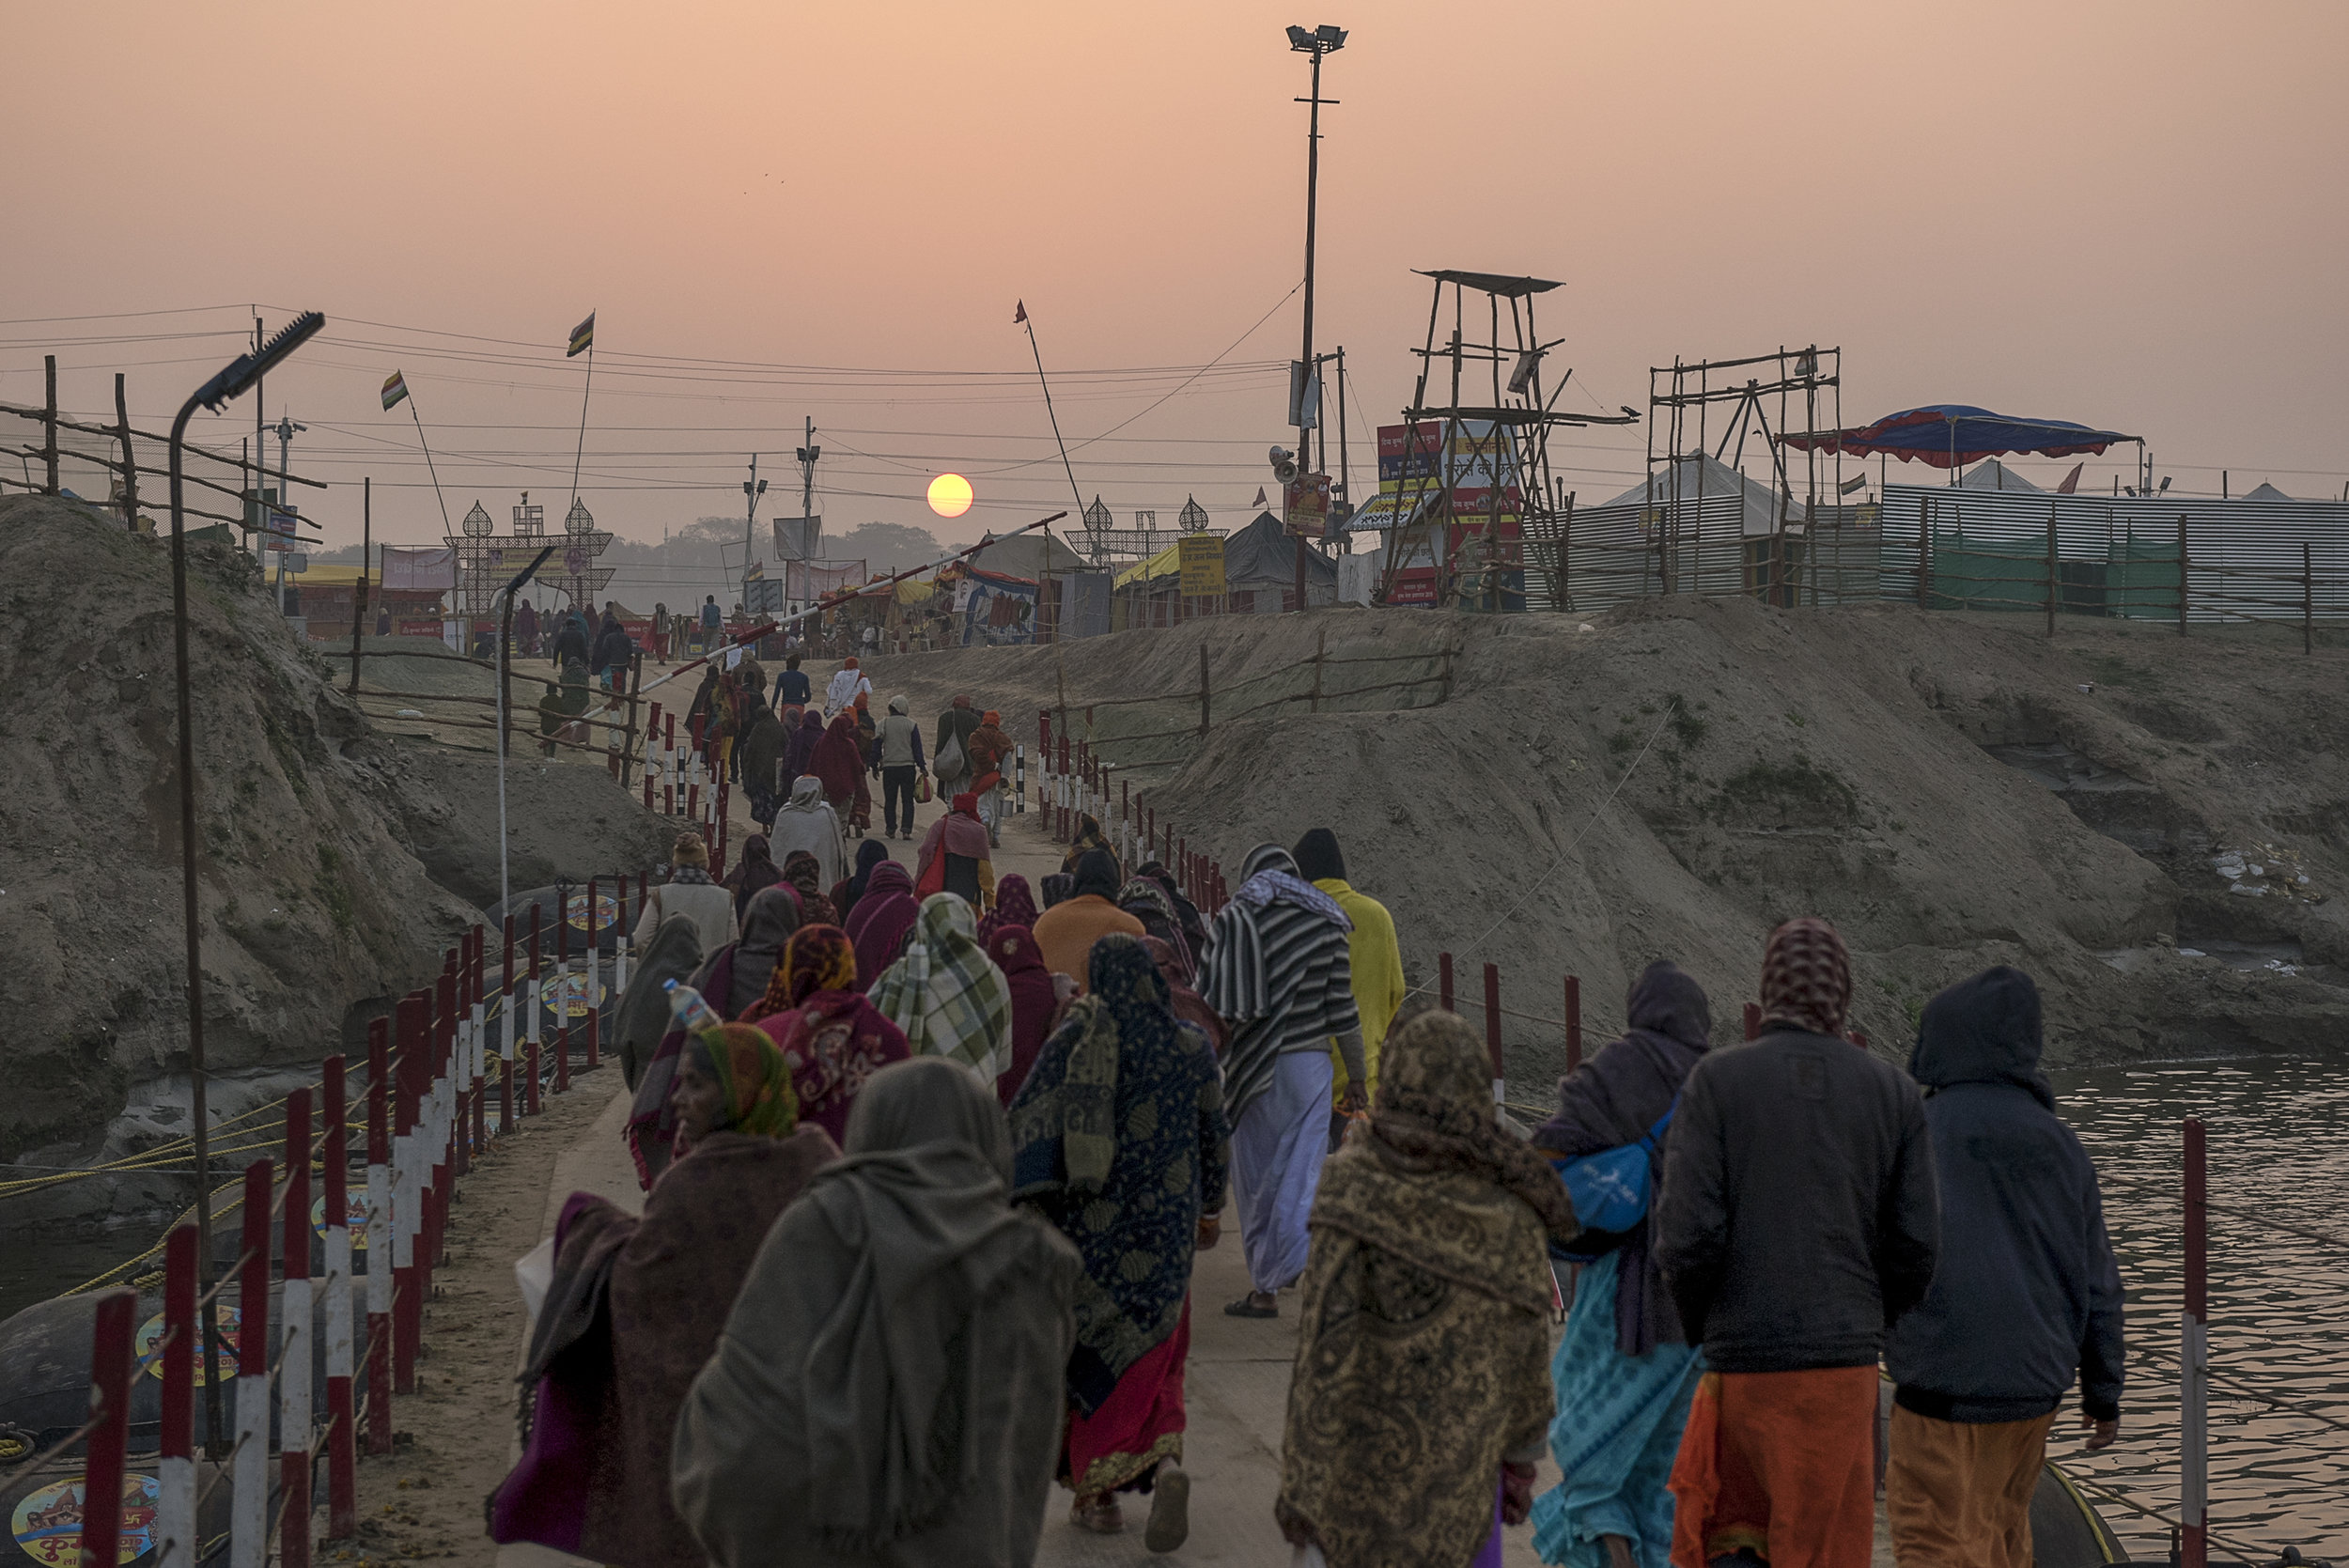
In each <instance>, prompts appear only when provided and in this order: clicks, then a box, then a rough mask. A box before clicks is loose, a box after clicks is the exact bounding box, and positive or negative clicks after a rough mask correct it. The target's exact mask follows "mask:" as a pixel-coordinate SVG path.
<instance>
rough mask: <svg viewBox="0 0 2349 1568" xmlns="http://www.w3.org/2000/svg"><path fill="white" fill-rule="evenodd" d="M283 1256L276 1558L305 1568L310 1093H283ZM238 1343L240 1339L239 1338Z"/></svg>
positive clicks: (307, 1542) (291, 1566)
mask: <svg viewBox="0 0 2349 1568" xmlns="http://www.w3.org/2000/svg"><path fill="white" fill-rule="evenodd" d="M285 1170H286V1211H285V1216H284V1219H285V1233H284V1239H283V1240H282V1241H281V1242H280V1243H279V1246H280V1249H281V1250H280V1252H279V1256H280V1257H281V1258H282V1259H283V1260H284V1274H283V1279H284V1281H285V1282H284V1287H283V1288H284V1291H285V1301H284V1306H285V1316H286V1327H285V1328H284V1330H283V1333H284V1336H285V1343H286V1348H287V1354H286V1355H285V1357H284V1358H283V1359H282V1361H281V1362H280V1364H279V1367H278V1373H277V1376H278V1393H279V1396H280V1400H281V1404H282V1408H281V1411H280V1414H279V1417H278V1431H279V1434H280V1448H279V1452H278V1461H277V1484H278V1489H279V1496H280V1497H281V1498H284V1508H283V1510H282V1512H280V1514H278V1525H277V1558H278V1562H279V1564H280V1565H281V1568H310V1409H311V1406H310V1368H311V1365H312V1361H311V1350H310V1334H311V1328H312V1325H313V1324H314V1323H315V1322H316V1321H317V1320H316V1319H315V1318H313V1317H312V1316H311V1315H310V1091H309V1090H307V1089H296V1090H295V1091H293V1093H291V1094H288V1095H287V1096H286V1161H285ZM240 1343H241V1342H240Z"/></svg>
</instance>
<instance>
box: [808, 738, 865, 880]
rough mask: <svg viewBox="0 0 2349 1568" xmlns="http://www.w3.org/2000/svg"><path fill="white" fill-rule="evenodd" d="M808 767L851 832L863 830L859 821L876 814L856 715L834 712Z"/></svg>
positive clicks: (809, 760) (809, 759) (833, 809)
mask: <svg viewBox="0 0 2349 1568" xmlns="http://www.w3.org/2000/svg"><path fill="white" fill-rule="evenodd" d="M807 770H808V771H809V772H811V773H813V774H815V775H816V777H817V779H818V780H819V781H820V782H821V783H822V784H823V786H824V799H825V800H826V801H827V802H828V803H830V805H831V806H832V811H833V812H834V813H835V814H837V815H838V816H839V818H840V820H841V821H843V822H845V823H847V824H848V831H849V832H850V833H851V834H855V833H858V832H860V830H859V828H858V826H857V824H858V823H859V822H861V821H863V820H864V819H865V818H867V817H869V816H870V815H872V810H873V797H872V794H871V792H870V791H868V790H867V789H866V788H865V787H864V749H863V746H861V745H859V744H858V742H857V733H856V718H855V716H854V715H852V714H850V713H848V711H846V710H845V709H844V710H843V711H841V712H839V713H835V714H833V715H832V723H831V724H830V725H829V726H827V727H826V729H825V730H824V738H823V739H821V740H819V741H817V743H816V751H815V753H814V754H813V755H811V756H810V757H809V758H808V763H807ZM832 879H834V878H827V880H832Z"/></svg>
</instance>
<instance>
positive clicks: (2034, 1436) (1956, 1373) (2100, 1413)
mask: <svg viewBox="0 0 2349 1568" xmlns="http://www.w3.org/2000/svg"><path fill="white" fill-rule="evenodd" d="M2039 1051H2040V1007H2039V991H2038V988H2037V987H2036V986H2033V985H2032V984H2031V980H2030V976H2029V975H2027V974H2025V973H2024V972H2023V971H2022V970H2016V969H2010V968H2007V967H2005V966H2003V965H2001V966H2000V967H1999V968H1997V969H1993V970H1984V971H1983V972H1982V973H1981V974H1978V975H1975V976H1974V977H1973V978H1972V979H1970V980H1965V981H1960V982H1959V983H1958V984H1957V985H1955V986H1951V987H1950V988H1949V989H1948V990H1946V991H1943V992H1942V993H1941V994H1940V995H1939V996H1937V997H1935V998H1934V999H1933V1001H1931V1002H1929V1003H1927V1004H1926V1007H1925V1012H1924V1017H1923V1020H1922V1024H1921V1028H1920V1030H1919V1032H1918V1039H1917V1049H1916V1052H1915V1054H1914V1055H1913V1056H1911V1057H1910V1058H1909V1063H1908V1070H1909V1073H1910V1075H1911V1076H1912V1077H1914V1078H1915V1079H1916V1080H1917V1082H1918V1083H1919V1084H1920V1085H1921V1087H1922V1088H1923V1089H1924V1092H1925V1094H1926V1095H1927V1098H1926V1100H1925V1124H1926V1126H1927V1127H1928V1129H1929V1130H1930V1132H1931V1134H1932V1139H1933V1155H1934V1163H1935V1166H1936V1167H1937V1172H1938V1174H1939V1177H1940V1191H1941V1262H1940V1266H1939V1267H1938V1268H1937V1269H1936V1270H1935V1272H1934V1276H1933V1284H1932V1286H1931V1288H1930V1289H1929V1290H1928V1291H1927V1292H1926V1295H1925V1299H1924V1302H1923V1304H1922V1305H1921V1306H1919V1307H1918V1308H1916V1309H1915V1310H1914V1311H1912V1312H1909V1313H1908V1314H1907V1315H1906V1316H1905V1317H1903V1318H1902V1319H1901V1320H1900V1323H1899V1324H1898V1326H1897V1327H1894V1328H1893V1330H1892V1336H1891V1340H1890V1343H1889V1344H1888V1345H1887V1346H1886V1355H1885V1361H1886V1365H1887V1367H1888V1368H1889V1369H1890V1372H1891V1374H1892V1381H1893V1384H1894V1389H1893V1395H1892V1401H1893V1410H1892V1429H1891V1457H1890V1467H1889V1468H1888V1469H1887V1471H1886V1474H1885V1483H1884V1500H1885V1512H1886V1514H1887V1515H1888V1517H1889V1518H1890V1523H1891V1528H1892V1550H1893V1555H1894V1556H1895V1558H1897V1560H1899V1562H1900V1564H1901V1568H1940V1565H1942V1564H1949V1565H1951V1568H1959V1565H1963V1568H2029V1564H2030V1561H2031V1543H2030V1498H2031V1490H2032V1488H2033V1487H2034V1486H2036V1485H2037V1484H2038V1481H2039V1472H2040V1467H2041V1466H2042V1464H2043V1463H2044V1462H2045V1459H2046V1447H2047V1430H2048V1428H2049V1427H2050V1426H2051V1425H2053V1424H2054V1421H2055V1417H2056V1411H2057V1409H2058V1407H2059V1406H2061V1404H2062V1403H2063V1395H2064V1392H2065V1390H2067V1389H2070V1388H2071V1386H2072V1382H2073V1379H2074V1376H2075V1374H2077V1377H2078V1380H2079V1386H2080V1421H2081V1424H2082V1425H2083V1426H2086V1427H2088V1428H2089V1429H2090V1432H2089V1437H2088V1443H2087V1446H2088V1447H2089V1448H2091V1449H2100V1448H2103V1447H2105V1446H2107V1445H2108V1444H2109V1443H2110V1442H2111V1441H2112V1440H2113V1438H2114V1437H2115V1436H2118V1434H2119V1432H2120V1418H2121V1382H2122V1365H2123V1362H2122V1357H2123V1343H2122V1324H2121V1304H2122V1301H2121V1274H2120V1270H2119V1268H2118V1267H2117V1266H2116V1265H2115V1264H2114V1262H2113V1257H2112V1244H2111V1242H2110V1241H2109V1240H2108V1238H2107V1236H2106V1234H2105V1219H2104V1204H2103V1200H2102V1198H2101V1196H2100V1195H2099V1193H2098V1191H2097V1187H2096V1170H2095V1167H2094V1166H2093V1165H2092V1164H2091V1163H2090V1162H2089V1158H2088V1154H2087V1151H2086V1150H2084V1149H2082V1148H2081V1147H2080V1142H2079V1140H2078V1139H2077V1138H2076V1137H2074V1136H2073V1134H2072V1129H2071V1128H2070V1127H2068V1126H2064V1125H2063V1123H2062V1121H2061V1120H2060V1119H2059V1118H2058V1117H2057V1115H2056V1113H2055V1092H2054V1090H2053V1089H2051V1088H2050V1087H2049V1086H2048V1083H2047V1079H2046V1076H2045V1075H2043V1074H2042V1073H2041V1072H2040V1070H2039Z"/></svg>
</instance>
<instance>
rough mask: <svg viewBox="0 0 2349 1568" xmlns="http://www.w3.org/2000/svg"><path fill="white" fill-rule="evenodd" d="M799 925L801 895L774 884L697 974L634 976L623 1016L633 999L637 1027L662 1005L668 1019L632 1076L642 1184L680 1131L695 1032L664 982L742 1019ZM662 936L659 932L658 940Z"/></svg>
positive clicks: (653, 1178) (631, 1144)
mask: <svg viewBox="0 0 2349 1568" xmlns="http://www.w3.org/2000/svg"><path fill="white" fill-rule="evenodd" d="M679 918H681V917H678V916H675V915H672V916H671V917H670V918H669V919H668V920H664V921H662V922H661V931H662V932H666V931H667V929H668V928H669V926H670V925H671V924H673V923H674V922H675V921H677V919H679ZM798 924H800V901H799V894H798V893H797V892H796V891H794V890H793V889H791V888H789V887H771V888H768V889H766V890H765V891H763V892H761V893H759V895H758V896H757V897H755V898H754V899H752V900H751V905H750V914H749V916H748V917H747V918H746V919H745V920H744V921H743V923H742V936H741V939H740V940H739V941H732V942H728V943H726V944H725V945H724V946H723V947H721V948H719V949H717V950H716V951H715V952H713V953H711V954H710V955H709V956H708V957H707V958H705V959H704V960H703V961H702V962H701V963H700V964H699V965H698V966H696V967H695V968H694V969H693V970H692V972H691V973H690V974H688V975H679V976H671V975H668V974H656V975H654V976H653V977H652V978H651V983H650V985H649V986H648V988H647V989H646V990H645V991H644V992H642V993H640V992H639V991H638V989H637V981H638V979H639V978H640V976H637V975H631V976H630V981H629V987H628V994H627V995H626V996H624V997H622V998H621V1000H620V1007H621V1011H622V1012H623V1014H626V1013H628V1011H629V1009H630V1003H631V1001H633V1002H634V1005H635V1007H636V1010H637V1013H636V1016H637V1017H640V1018H641V1019H642V1020H643V1021H642V1023H641V1025H640V1026H638V1027H641V1028H643V1029H649V1028H651V1027H652V1018H653V1016H654V1010H655V1009H658V1010H659V1017H660V1018H661V1033H660V1034H658V1035H656V1036H654V1038H655V1040H656V1041H657V1044H656V1045H655V1046H654V1048H652V1050H651V1052H650V1053H649V1055H648V1057H647V1058H646V1060H645V1065H644V1068H643V1071H642V1072H641V1074H636V1075H631V1076H630V1079H629V1086H630V1088H631V1089H633V1090H634V1091H635V1098H634V1099H633V1101H632V1102H631V1103H630V1107H629V1114H628V1126H627V1129H626V1131H625V1132H624V1133H623V1134H622V1136H623V1137H625V1138H626V1139H627V1141H628V1150H629V1156H630V1158H631V1159H632V1160H633V1161H634V1162H635V1165H636V1185H637V1186H639V1187H642V1188H646V1189H647V1190H649V1189H650V1188H652V1186H653V1184H654V1183H655V1182H658V1181H659V1180H660V1179H661V1172H663V1171H665V1170H667V1169H668V1167H669V1162H670V1159H671V1157H672V1155H673V1153H674V1152H675V1150H676V1144H677V1139H678V1137H679V1135H680V1129H679V1126H678V1123H677V1104H676V1100H675V1097H674V1091H675V1089H676V1075H677V1069H678V1065H679V1063H680V1062H681V1060H682V1058H683V1055H684V1051H685V1047H686V1043H687V1041H688V1039H689V1036H688V1035H687V1033H686V1032H685V1030H684V1029H683V1028H682V1027H680V1026H679V1025H678V1024H677V1021H676V1019H675V1018H674V1017H672V1016H671V1014H670V1011H669V999H668V996H667V994H666V993H665V992H664V991H663V990H662V989H661V986H660V982H661V980H666V979H671V978H676V979H681V980H683V981H684V983H685V984H687V985H689V986H692V987H693V989H695V990H696V991H699V992H700V993H701V995H702V999H703V1000H704V1001H707V1002H708V1003H709V1005H710V1008H711V1009H712V1010H713V1011H715V1012H716V1013H717V1014H718V1015H719V1017H726V1018H738V1017H743V1016H744V1010H745V1009H747V1008H750V1007H754V1006H755V1005H756V1003H757V1001H758V1000H759V998H760V996H761V995H762V994H763V993H764V992H765V991H766V989H767V986H768V981H769V979H770V976H771V975H772V973H773V971H774V968H775V964H776V962H777V959H778V957H779V956H780V955H781V953H782V950H783V945H784V943H785V942H786V940H787V939H789V938H790V935H791V932H792V930H793V928H794V927H796V926H797V925H798ZM659 940H660V935H659V934H658V933H656V935H655V943H656V945H658V943H659Z"/></svg>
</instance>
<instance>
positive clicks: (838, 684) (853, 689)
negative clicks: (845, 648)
mask: <svg viewBox="0 0 2349 1568" xmlns="http://www.w3.org/2000/svg"><path fill="white" fill-rule="evenodd" d="M872 690H873V682H872V679H871V678H870V677H869V676H867V675H865V674H864V672H863V671H862V670H860V669H858V668H857V667H856V656H855V655H854V654H851V655H849V656H848V659H846V660H843V661H842V663H841V665H840V668H838V669H837V670H834V671H833V672H832V680H831V681H830V683H828V684H827V685H826V686H825V688H824V708H825V711H826V712H829V713H831V714H832V715H834V716H837V715H839V714H843V713H846V712H847V711H848V706H849V705H850V704H852V703H854V702H855V701H856V700H857V699H858V698H859V697H862V696H863V695H864V694H865V693H866V692H868V691H872Z"/></svg>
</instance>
